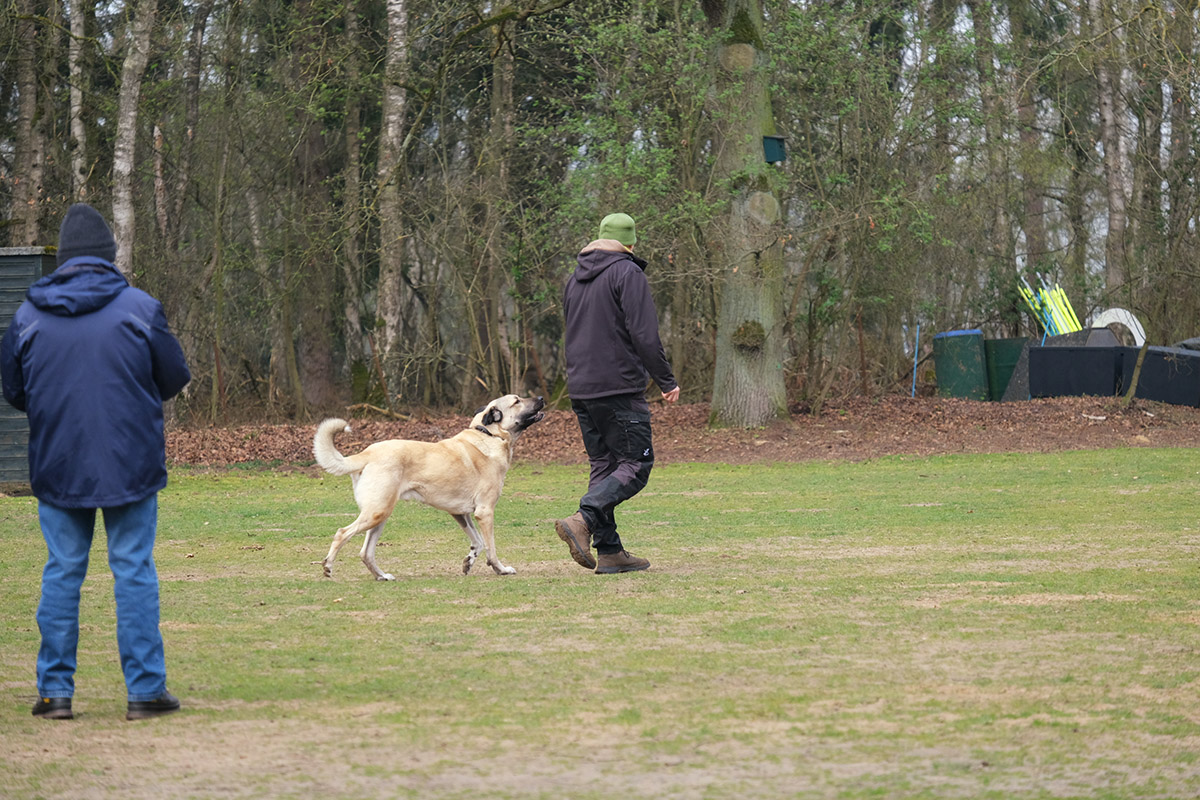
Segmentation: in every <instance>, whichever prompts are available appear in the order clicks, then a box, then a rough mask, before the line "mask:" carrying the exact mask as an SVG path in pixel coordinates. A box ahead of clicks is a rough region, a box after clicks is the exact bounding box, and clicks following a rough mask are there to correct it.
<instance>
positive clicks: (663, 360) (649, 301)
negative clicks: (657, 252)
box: [620, 267, 679, 393]
mask: <svg viewBox="0 0 1200 800" xmlns="http://www.w3.org/2000/svg"><path fill="white" fill-rule="evenodd" d="M620 286H621V311H622V313H624V315H625V329H626V330H627V331H629V337H630V340H631V341H632V342H633V348H634V350H636V351H637V354H638V357H639V358H641V359H642V366H644V367H645V368H646V372H648V373H650V377H651V378H652V379H653V380H654V382H655V383H656V384H657V385H658V388H659V390H660V391H662V392H664V393H665V392H669V391H671V390H672V389H674V388H675V387H676V386H678V385H679V384H677V383H676V382H675V375H674V373H673V372H672V371H671V364H670V362H669V361H667V354H666V352H665V351H664V350H663V346H662V339H660V338H659V335H658V311H657V310H656V309H655V307H654V298H653V297H651V295H650V282H649V281H648V280H646V274H645V273H644V272H642V270H641V269H640V268H637V267H635V268H633V269H630V270H627V271H626V272H625V274H624V275H623V276H622V278H621V281H620Z"/></svg>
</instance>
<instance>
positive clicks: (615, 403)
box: [554, 214, 679, 575]
mask: <svg viewBox="0 0 1200 800" xmlns="http://www.w3.org/2000/svg"><path fill="white" fill-rule="evenodd" d="M636 242H637V233H636V230H635V227H634V222H633V218H632V217H630V216H629V215H628V214H609V215H608V216H607V217H605V218H604V219H603V220H602V221H601V223H600V233H599V236H598V237H597V239H596V241H593V242H592V243H591V244H589V245H588V246H587V247H585V248H583V251H582V252H581V253H580V254H579V256H578V258H577V259H576V260H577V264H578V266H577V267H576V269H575V272H574V274H572V275H571V278H570V279H569V280H568V281H567V286H566V289H565V291H564V293H563V312H564V314H565V315H566V318H567V327H566V334H565V340H566V355H567V391H568V393H569V394H570V396H571V408H572V409H573V410H574V411H575V416H576V417H578V419H579V429H580V432H581V433H582V434H583V446H584V448H585V449H586V450H587V454H588V461H589V462H590V464H591V474H590V475H589V478H588V490H587V494H585V495H584V496H583V497H582V499H580V501H579V510H578V511H577V512H575V513H574V514H573V515H571V516H570V517H568V518H566V519H561V520H558V521H557V522H555V523H554V529H555V531H556V532H557V533H558V537H559V538H560V539H562V540H563V541H564V542H566V544H567V547H568V548H570V551H571V557H572V558H573V559H575V561H576V563H578V564H579V565H580V566H582V567H584V568H585V569H594V570H595V571H596V572H597V573H598V574H601V575H604V574H612V573H618V572H633V571H636V570H643V569H646V568H648V567H649V566H650V562H649V561H647V560H646V559H644V558H638V557H637V556H635V555H632V554H631V553H629V552H627V551H626V550H625V547H624V545H623V544H622V542H621V537H620V536H619V535H618V534H617V521H616V518H615V517H614V510H615V509H616V507H617V506H618V505H619V504H621V503H623V502H625V501H626V500H628V499H629V498H631V497H633V496H634V495H635V494H637V493H638V492H640V491H641V490H642V489H643V488H644V487H645V486H646V482H647V480H649V478H650V470H651V468H652V467H653V466H654V445H653V442H652V440H651V435H650V406H649V404H647V402H646V397H645V394H646V386H647V384H648V382H649V380H650V379H653V380H654V382H655V384H657V385H658V388H659V389H660V390H661V392H662V396H663V399H664V400H665V401H667V402H668V403H674V402H675V401H676V400H678V399H679V384H677V383H676V382H675V376H674V375H673V374H672V373H671V365H670V363H668V362H667V356H666V353H664V352H663V346H662V342H661V340H660V339H659V336H658V313H657V311H656V310H655V308H654V300H653V298H652V297H651V296H650V284H649V282H648V281H647V280H646V274H645V269H646V262H645V261H643V260H642V259H640V258H638V257H637V256H635V255H634V254H633V246H634V244H636ZM593 545H594V546H595V548H596V553H597V557H596V558H593V557H592V553H591V548H592V546H593Z"/></svg>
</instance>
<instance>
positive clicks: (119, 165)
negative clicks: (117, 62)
mask: <svg viewBox="0 0 1200 800" xmlns="http://www.w3.org/2000/svg"><path fill="white" fill-rule="evenodd" d="M157 15H158V0H145V2H141V3H138V5H137V9H136V13H135V15H134V18H133V20H132V22H131V23H130V25H129V33H128V35H127V36H126V47H127V49H126V51H125V63H124V64H123V66H122V68H121V88H120V93H119V95H118V98H117V134H116V141H115V144H114V145H113V213H112V217H113V219H112V221H113V237H114V238H115V239H116V240H117V269H119V270H120V271H121V272H122V273H123V274H124V275H125V277H126V278H129V279H130V280H132V278H133V244H134V241H135V239H136V233H137V228H136V225H135V222H136V219H135V216H136V215H135V212H134V206H133V195H134V192H135V191H136V187H135V186H134V183H135V179H136V175H135V171H136V164H137V162H136V152H137V133H138V130H137V126H138V103H139V101H140V99H141V96H142V76H143V75H144V74H145V72H146V64H147V63H148V62H149V60H150V34H151V33H152V32H153V30H154V23H155V19H156V18H157Z"/></svg>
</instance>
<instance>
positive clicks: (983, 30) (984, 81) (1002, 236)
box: [969, 0, 1016, 270]
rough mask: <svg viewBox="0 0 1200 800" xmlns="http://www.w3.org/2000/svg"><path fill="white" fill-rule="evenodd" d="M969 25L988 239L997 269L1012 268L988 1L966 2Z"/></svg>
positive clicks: (1000, 107) (990, 11) (990, 8)
mask: <svg viewBox="0 0 1200 800" xmlns="http://www.w3.org/2000/svg"><path fill="white" fill-rule="evenodd" d="M969 6H970V8H971V23H972V26H973V28H974V31H975V67H976V72H977V73H978V75H979V85H980V95H981V98H980V99H981V103H982V106H983V126H984V136H985V144H984V147H985V149H986V151H987V165H988V167H987V169H988V184H989V186H988V191H990V192H991V197H992V200H991V206H992V209H993V212H992V229H991V231H990V234H989V237H988V238H989V240H990V241H991V246H992V258H993V259H994V260H995V262H996V264H997V266H998V267H999V268H1000V269H1001V270H1005V269H1009V268H1015V267H1016V262H1015V260H1014V258H1013V253H1012V248H1011V246H1010V239H1011V237H1010V236H1009V230H1008V225H1009V221H1008V214H1007V213H1006V212H1005V207H1006V204H1005V195H1006V190H1005V186H1006V185H1007V180H1006V173H1005V169H1004V153H1003V147H1004V136H1003V133H1002V132H1001V122H1002V119H1003V118H1004V117H1005V116H1007V115H1005V114H1004V113H1003V109H1002V104H1001V101H1000V97H999V93H998V92H997V86H996V70H995V67H994V66H993V59H994V57H995V42H994V39H993V34H992V26H993V20H992V4H991V3H990V2H988V0H969Z"/></svg>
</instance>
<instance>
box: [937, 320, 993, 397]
mask: <svg viewBox="0 0 1200 800" xmlns="http://www.w3.org/2000/svg"><path fill="white" fill-rule="evenodd" d="M933 368H934V370H935V371H936V373H937V388H938V394H939V395H940V396H942V397H959V398H962V399H965V400H987V399H988V379H987V369H986V367H985V366H984V354H983V332H982V331H977V330H970V331H947V332H946V333H939V334H937V335H936V336H934V337H933Z"/></svg>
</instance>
